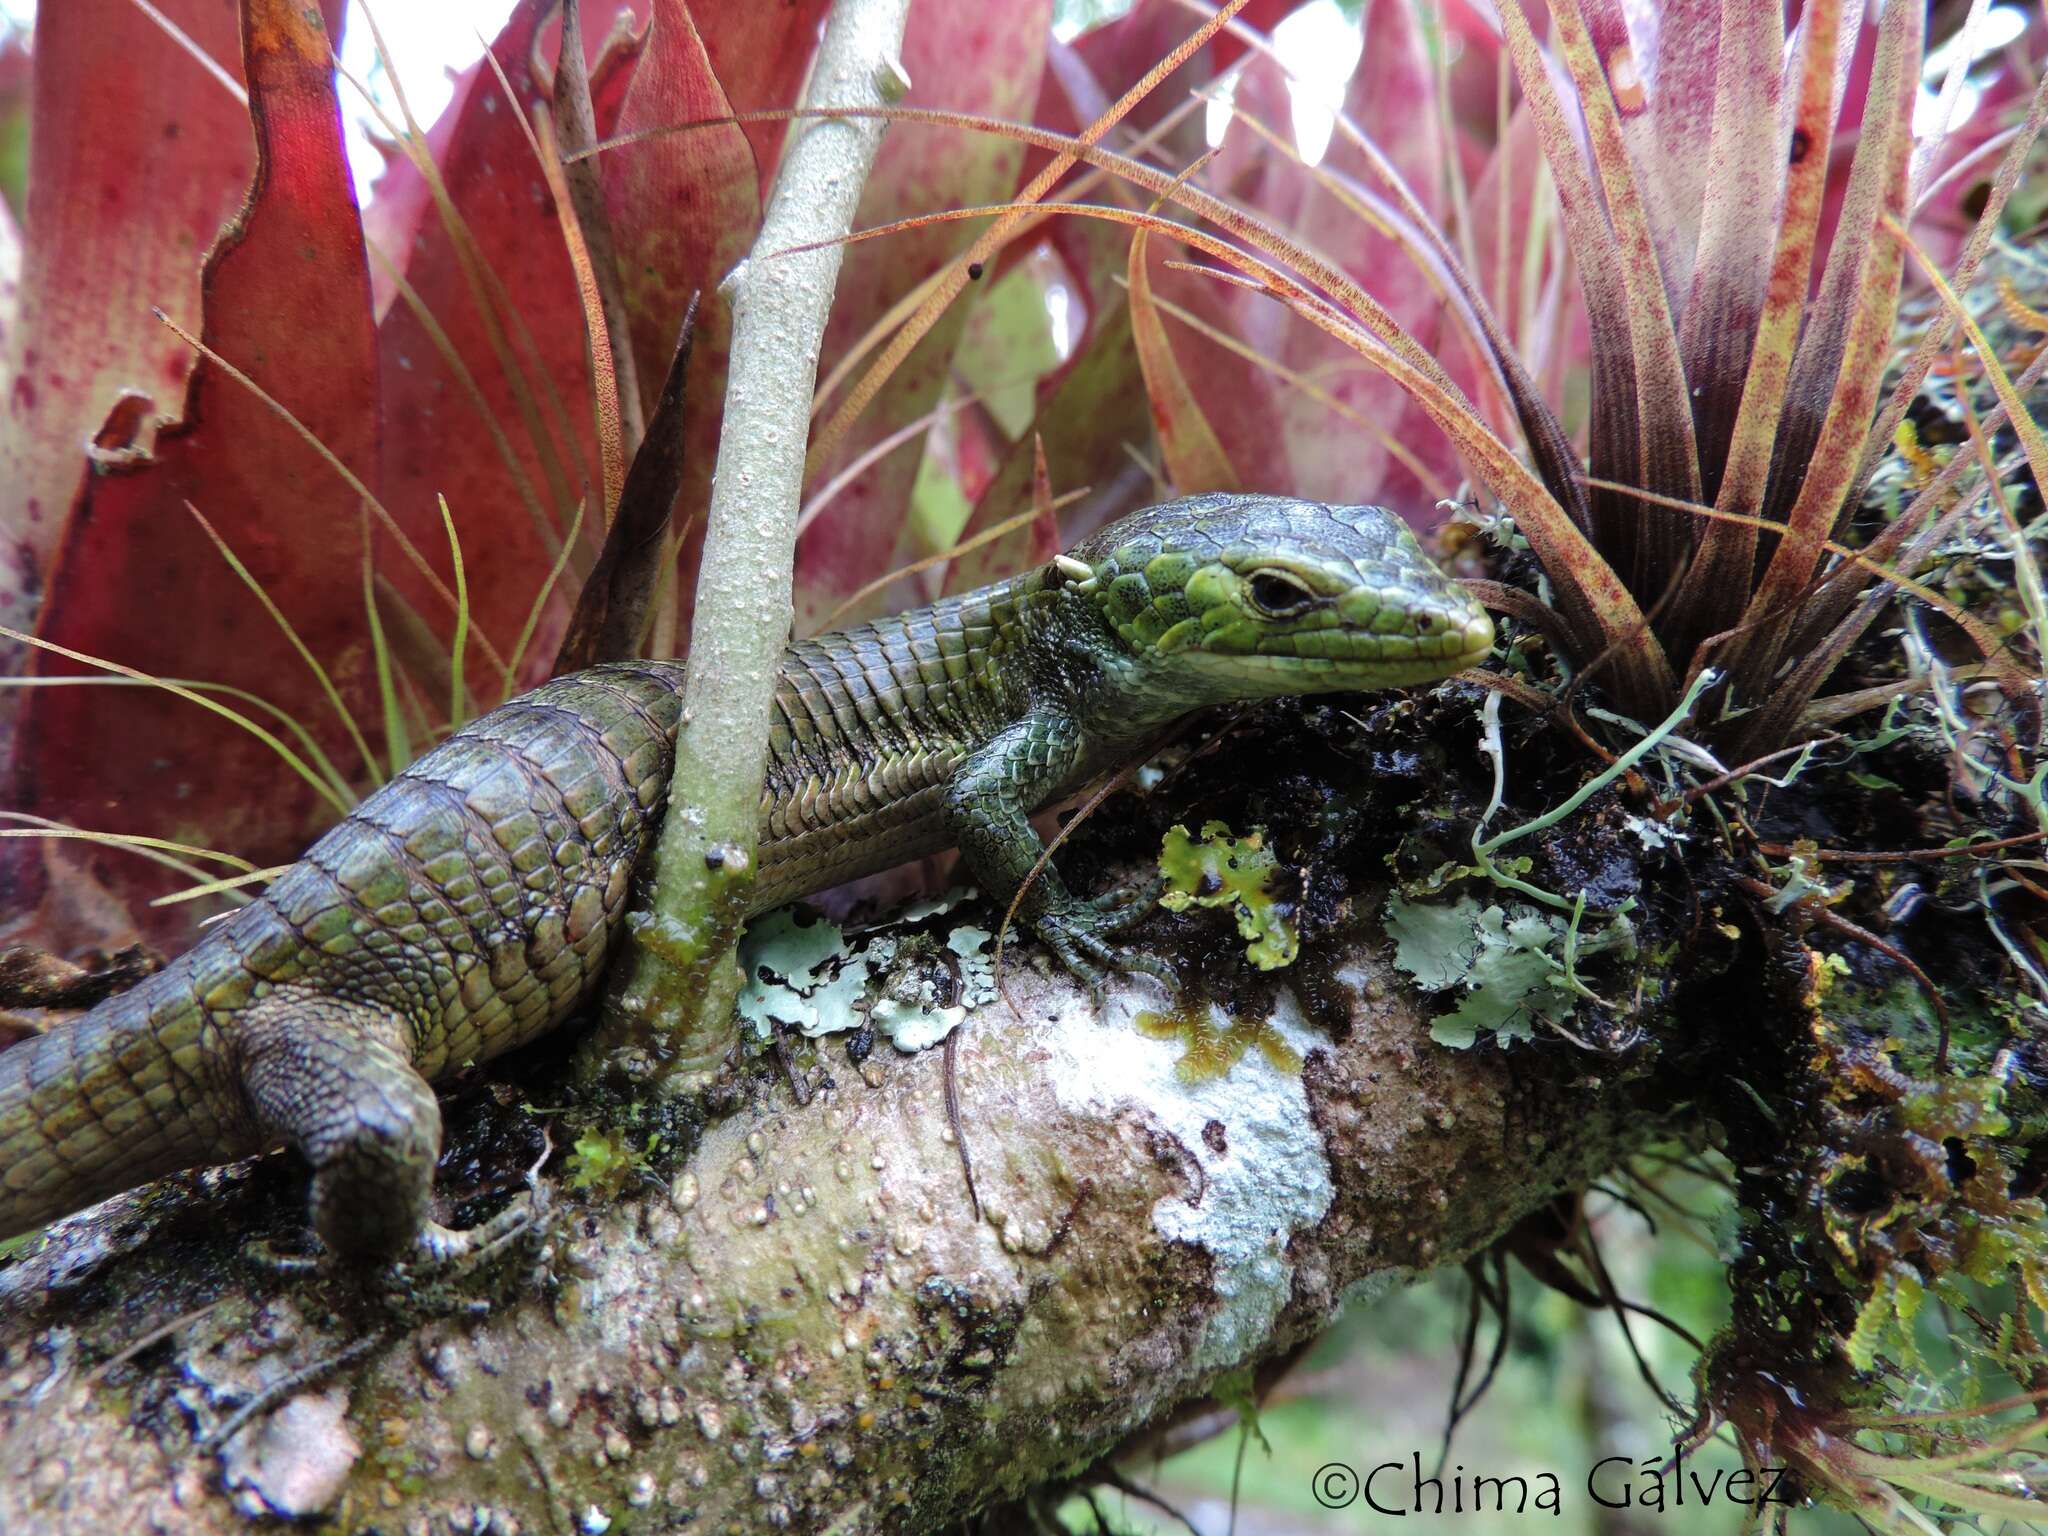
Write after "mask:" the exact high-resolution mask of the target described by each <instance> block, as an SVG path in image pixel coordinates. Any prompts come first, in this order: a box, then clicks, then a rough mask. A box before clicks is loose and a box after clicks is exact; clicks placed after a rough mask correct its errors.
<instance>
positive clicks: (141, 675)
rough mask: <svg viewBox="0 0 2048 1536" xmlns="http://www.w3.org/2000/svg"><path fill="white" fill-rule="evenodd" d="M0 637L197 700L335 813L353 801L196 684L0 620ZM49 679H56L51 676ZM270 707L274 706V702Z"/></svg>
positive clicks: (345, 811)
mask: <svg viewBox="0 0 2048 1536" xmlns="http://www.w3.org/2000/svg"><path fill="white" fill-rule="evenodd" d="M0 638H4V639H7V640H11V641H13V642H14V643H15V644H16V645H27V646H33V647H35V648H36V649H37V650H39V651H47V652H48V653H50V654H51V655H53V656H62V657H63V658H64V659H65V660H67V661H75V662H77V663H78V664H79V665H80V666H82V667H93V668H96V669H97V670H99V671H101V672H112V673H115V674H116V675H118V676H121V677H125V678H128V679H130V680H131V681H134V682H137V683H144V684H147V685H148V686H149V687H152V688H161V689H162V690H163V691H164V692H165V693H168V694H171V695H173V696H175V697H177V698H180V699H183V700H185V701H186V702H187V703H188V704H197V705H198V706H199V707H200V708H201V709H203V710H206V711H208V712H209V713H211V714H215V715H219V716H220V717H221V718H222V719H223V720H226V721H228V722H229V723H230V724H231V725H235V726H238V727H240V728H241V729H242V730H245V731H247V732H248V733H249V734H250V735H251V736H254V737H255V738H256V739H257V740H258V741H260V742H262V743H263V744H264V745H265V746H266V747H268V748H270V750H271V751H272V752H275V753H276V754H277V756H278V758H279V760H280V761H282V762H283V763H284V765H285V766H286V767H287V768H289V769H291V771H292V772H293V773H295V774H297V775H298V776H299V777H300V778H301V779H303V780H305V782H306V783H307V784H309V785H310V786H311V787H312V788H313V790H314V792H315V793H317V794H318V795H319V796H320V798H321V799H323V800H325V801H326V802H327V803H328V804H329V805H331V806H332V807H333V808H334V813H335V814H336V815H337V816H346V815H347V814H348V813H349V811H350V809H351V807H352V806H353V804H354V801H353V797H351V796H350V795H348V794H347V793H346V792H343V791H337V789H336V788H335V785H334V783H333V782H332V781H331V779H330V778H328V777H326V776H324V775H322V774H320V773H318V772H316V771H315V770H314V769H313V767H312V766H311V765H310V764H308V763H307V761H306V760H305V759H304V758H302V757H301V756H299V754H298V753H296V752H294V751H293V750H292V749H291V748H290V747H288V746H286V745H285V744H284V742H283V741H281V740H279V739H278V737H277V735H276V733H275V732H273V731H269V730H266V729H264V728H263V727H262V726H260V725H258V724H257V723H256V722H255V721H254V720H251V719H250V718H249V717H248V716H247V715H245V714H243V713H242V712H241V711H239V710H235V709H230V708H228V706H227V705H225V704H222V703H220V702H218V701H217V700H214V699H209V698H208V697H206V695H205V693H203V692H201V691H200V690H199V689H198V688H196V687H192V686H189V685H187V684H185V683H180V682H175V681H173V680H172V679H170V678H166V677H156V676H153V675H151V674H150V673H148V672H144V671H141V670H139V669H137V668H135V667H129V666H124V665H122V664H121V663H120V662H118V661H108V660H106V659H104V658H103V657H99V656H88V655H87V654H86V653H85V652H83V651H74V650H72V649H71V648H70V647H69V646H66V645H58V644H56V643H55V642H53V641H49V640H44V639H42V638H40V637H39V636H36V635H31V634H25V633H23V632H22V631H21V630H18V629H10V628H9V627H8V626H7V625H5V624H0ZM24 681H25V680H24ZM51 681H55V680H54V679H52V680H51ZM223 691H225V690H223ZM272 707H273V708H274V706H272ZM329 772H330V773H331V772H332V769H331V767H330V770H329Z"/></svg>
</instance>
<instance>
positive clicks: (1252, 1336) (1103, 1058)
mask: <svg viewBox="0 0 2048 1536" xmlns="http://www.w3.org/2000/svg"><path fill="white" fill-rule="evenodd" d="M1136 1011H1137V1010H1136V1009H1135V1008H1133V1007H1130V1006H1128V1005H1126V1006H1123V1007H1116V1008H1112V1009H1111V1010H1109V1011H1108V1013H1107V1015H1105V1016H1102V1017H1097V1016H1096V1015H1095V1014H1094V1013H1093V1012H1092V1011H1091V1010H1088V1009H1085V1008H1072V1009H1064V1010H1062V1011H1061V1012H1059V1013H1058V1014H1057V1015H1055V1016H1054V1017H1053V1018H1052V1019H1051V1020H1048V1021H1047V1022H1046V1023H1045V1024H1044V1025H1043V1026H1042V1027H1041V1028H1039V1029H1038V1030H1037V1031H1036V1032H1035V1033H1034V1037H1033V1043H1034V1045H1035V1046H1036V1047H1037V1048H1038V1049H1039V1050H1040V1051H1042V1052H1043V1053H1044V1057H1045V1061H1044V1071H1045V1073H1046V1076H1047V1078H1048V1079H1049V1081H1050V1082H1051V1084H1052V1087H1053V1092H1054V1094H1055V1096H1056V1097H1057V1098H1058V1099H1059V1101H1060V1102H1061V1104H1062V1105H1064V1106H1066V1107H1068V1108H1070V1109H1073V1110H1076V1111H1080V1112H1094V1113H1102V1112H1105V1111H1114V1110H1115V1109H1116V1108H1118V1107H1120V1106H1123V1105H1130V1106H1132V1107H1134V1108H1135V1109H1137V1110H1138V1111H1140V1112H1142V1113H1143V1114H1144V1115H1145V1116H1146V1117H1148V1118H1149V1119H1150V1120H1151V1121H1152V1122H1153V1123H1154V1124H1156V1125H1158V1126H1159V1127H1160V1128H1161V1129H1162V1130H1163V1131H1165V1132H1166V1134H1167V1135H1169V1136H1171V1137H1172V1138H1173V1140H1174V1142H1175V1143H1176V1144H1177V1145H1178V1146H1179V1147H1180V1149H1181V1150H1182V1152H1183V1153H1184V1154H1185V1156H1186V1157H1187V1159H1188V1161H1189V1163H1190V1164H1191V1166H1192V1169H1193V1172H1194V1175H1195V1176H1194V1179H1193V1181H1192V1184H1191V1187H1189V1188H1188V1189H1186V1190H1185V1191H1183V1192H1180V1193H1176V1194H1172V1195H1168V1196H1165V1197H1163V1198H1161V1199H1160V1200H1159V1201H1158V1202H1157V1203H1156V1204H1155V1205H1154V1207H1153V1211H1152V1225H1153V1227H1154V1229H1155V1230H1156V1231H1157V1232H1158V1233H1159V1235H1160V1236H1161V1237H1163V1238H1166V1239H1167V1240H1168V1241H1170V1242H1175V1243H1185V1244H1187V1245H1189V1246H1191V1247H1193V1248H1196V1249H1199V1250H1201V1251H1203V1252H1205V1253H1207V1254H1209V1255H1210V1256H1212V1258H1213V1259H1214V1264H1213V1268H1212V1277H1211V1280H1210V1286H1211V1289H1212V1291H1213V1293H1214V1298H1213V1303H1212V1305H1211V1308H1210V1310H1209V1311H1208V1313H1207V1315H1206V1316H1204V1317H1202V1318H1201V1320H1200V1323H1199V1338H1198V1340H1197V1342H1196V1344H1195V1346H1194V1348H1193V1350H1192V1352H1191V1353H1190V1354H1189V1356H1188V1357H1187V1360H1186V1369H1187V1371H1188V1373H1189V1374H1190V1375H1192V1376H1200V1375H1207V1374H1209V1373H1211V1372H1214V1371H1217V1370H1222V1369H1225V1368H1227V1367H1230V1366H1234V1365H1236V1364H1238V1363H1240V1362H1241V1361H1243V1360H1245V1359H1246V1358H1248V1357H1249V1356H1250V1355H1251V1354H1252V1353H1253V1352H1254V1351H1255V1350H1256V1349H1257V1348H1258V1347H1259V1346H1260V1345H1261V1344H1262V1343H1263V1342H1264V1341H1265V1340H1266V1338H1267V1337H1268V1335H1269V1334H1270V1332H1271V1330H1272V1326H1273V1322H1274V1319H1275V1318H1277V1317H1278V1316H1279V1313H1280V1309H1281V1307H1282V1306H1283V1305H1285V1303H1286V1301H1287V1297H1288V1292H1289V1289H1290V1287H1291V1285H1292V1281H1293V1266H1292V1264H1291V1263H1290V1262H1289V1260H1288V1257H1287V1247H1288V1243H1289V1241H1290V1240H1291V1239H1292V1238H1293V1236H1294V1234H1295V1233H1297V1232H1299V1231H1302V1230H1303V1229H1305V1228H1309V1227H1313V1226H1314V1225H1315V1224H1316V1223H1317V1222H1319V1221H1321V1220H1322V1218H1323V1216H1324V1215H1325V1214H1326V1213H1327V1212H1328V1211H1329V1209H1330V1203H1331V1199H1332V1185H1331V1181H1330V1168H1329V1160H1328V1156H1327V1153H1326V1151H1325V1148H1324V1143H1323V1136H1322V1133H1321V1132H1320V1131H1319V1130H1318V1129H1317V1128H1316V1125H1315V1121H1314V1119H1313V1118H1312V1116H1311V1114H1310V1111H1309V1105H1308V1098H1307V1094H1306V1092H1305V1090H1304V1088H1303V1086H1302V1081H1301V1076H1300V1074H1299V1073H1298V1072H1285V1071H1281V1070H1280V1069H1278V1068H1276V1067H1274V1066H1273V1065H1271V1064H1270V1063H1269V1062H1267V1061H1265V1060H1263V1059H1260V1060H1253V1061H1247V1062H1244V1063H1241V1064H1240V1065H1239V1067H1238V1069H1237V1070H1235V1071H1231V1072H1228V1073H1225V1074H1221V1075H1218V1076H1214V1077H1210V1078H1208V1079H1207V1080H1204V1081H1199V1082H1193V1083H1190V1082H1188V1081H1186V1080H1185V1079H1184V1078H1183V1076H1182V1074H1181V1072H1180V1052H1179V1051H1178V1050H1177V1049H1176V1047H1175V1045H1174V1044H1173V1043H1171V1042H1168V1041H1164V1040H1158V1039H1151V1038H1147V1037H1146V1036H1145V1035H1143V1034H1141V1033H1140V1032H1139V1031H1138V1030H1137V1029H1136V1028H1134V1027H1133V1025H1134V1020H1133V1018H1132V1014H1133V1013H1135V1012H1136ZM1268 1022H1269V1024H1270V1027H1271V1028H1272V1029H1273V1030H1274V1032H1275V1033H1277V1034H1278V1035H1279V1036H1280V1037H1281V1038H1282V1039H1283V1040H1284V1041H1285V1043H1286V1044H1287V1046H1288V1047H1289V1048H1290V1049H1292V1050H1293V1051H1295V1052H1296V1053H1297V1054H1298V1055H1305V1054H1306V1053H1307V1052H1308V1051H1309V1050H1310V1049H1311V1048H1312V1047H1313V1046H1314V1045H1315V1044H1316V1043H1317V1042H1318V1040H1319V1038H1320V1037H1318V1036H1317V1035H1316V1033H1315V1032H1314V1031H1313V1030H1312V1029H1311V1028H1310V1027H1309V1026H1308V1024H1307V1023H1306V1021H1305V1020H1304V1019H1303V1018H1302V1016H1301V1012H1300V1009H1299V1007H1298V1006H1297V1005H1296V1004H1295V1002H1294V1000H1293V998H1292V996H1291V995H1290V994H1288V993H1285V992H1283V993H1282V994H1281V995H1280V998H1279V1001H1278V1003H1277V1005H1276V1008H1275V1011H1274V1015H1273V1017H1272V1019H1271V1020H1269V1021H1268ZM1170 1389H1171V1384H1170V1383H1168V1382H1164V1381H1161V1382H1159V1383H1157V1384H1155V1385H1154V1387H1153V1388H1152V1389H1151V1391H1150V1393H1145V1394H1140V1398H1141V1399H1142V1400H1141V1401H1138V1402H1134V1403H1133V1404H1132V1410H1133V1422H1136V1421H1137V1420H1138V1419H1141V1418H1143V1417H1144V1416H1145V1415H1146V1414H1148V1413H1150V1412H1151V1411H1152V1409H1153V1408H1154V1407H1156V1406H1157V1403H1156V1400H1155V1399H1156V1397H1157V1396H1158V1395H1163V1394H1165V1393H1167V1392H1168V1391H1169V1390H1170Z"/></svg>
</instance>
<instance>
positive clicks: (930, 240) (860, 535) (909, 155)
mask: <svg viewBox="0 0 2048 1536" xmlns="http://www.w3.org/2000/svg"><path fill="white" fill-rule="evenodd" d="M1051 23H1052V6H1051V0H1019V3H1016V4H1012V5H1004V6H972V5H960V4H957V3H955V0H914V3H913V4H912V6H911V11H910V24H909V27H908V29H907V31H906V34H905V38H904V60H903V62H904V68H905V71H906V72H907V73H908V74H909V76H910V81H911V90H910V94H909V96H908V97H907V98H906V100H905V103H904V104H905V105H906V106H914V107H915V106H930V107H947V108H952V109H955V110H960V111H968V112H980V113H986V114H988V115H989V116H992V117H1003V118H1012V119H1014V118H1020V117H1022V116H1023V115H1024V114H1025V113H1027V112H1029V111H1030V110H1031V105H1032V102H1033V101H1034V100H1035V99H1036V96H1037V90H1038V77H1039V73H1040V69H1041V64H1040V61H1041V60H1042V59H1043V57H1044V50H1045V45H1046V39H1047V37H1048V35H1049V33H1050V30H1051ZM1022 163H1023V152H1022V149H1021V147H1020V146H1019V145H1017V144H1015V143H1014V142H1012V141H1010V140H1008V139H998V138H994V137H991V136H989V135H986V134H975V133H966V132H960V131H955V130H950V129H943V128H927V127H921V126H916V125H911V124H903V125H899V126H896V127H893V128H891V129H890V130H889V134H888V137H887V138H885V139H884V140H883V141H882V149H881V153H880V155H879V156H878V157H877V159H876V161H875V169H874V174H873V175H872V176H871V177H870V178H869V180H868V185H867V189H866V191H865V192H864V193H863V194H862V196H861V203H860V210H859V213H858V214H857V215H856V217H855V220H854V223H855V227H856V228H865V227H868V226H872V225H876V224H883V223H887V222H889V221H891V220H895V219H900V218H906V217H909V216H912V215H915V214H918V213H924V212H929V211H931V210H932V208H933V206H934V197H935V196H938V195H942V196H943V197H944V199H945V201H946V202H947V203H948V204H950V205H952V206H956V207H961V206H973V205H976V204H979V203H994V202H1000V201H1001V200H1002V199H1004V198H1006V197H1008V196H1009V195H1010V194H1011V193H1012V192H1013V191H1015V189H1016V186H1017V173H1018V170H1019V168H1020V167H1021V165H1022ZM975 233H976V231H975V230H973V229H971V228H969V227H966V226H963V225H959V224H936V225H931V226H927V227H926V228H923V229H917V230H912V231H910V232H908V233H903V234H895V235H891V236H889V237H888V238H887V239H886V240H876V241H870V242H868V243H865V244H862V245H856V246H853V247H851V248H850V249H849V250H848V251H847V253H846V264H845V266H844V267H843V268H842V269H841V271H840V275H839V288H838V292H837V295H836V297H835V298H834V300H833V304H832V320H831V324H830V325H829V326H828V327H827V329H826V332H825V346H824V351H823V354H822V356H823V360H824V363H825V366H826V367H828V368H829V367H830V366H831V364H832V363H833V362H834V361H835V360H836V359H837V358H839V357H840V356H841V355H843V354H844V353H845V352H846V350H847V349H848V348H849V347H850V346H852V345H853V343H854V342H856V341H858V340H859V339H860V338H861V337H862V336H863V335H864V334H865V333H866V332H867V330H868V329H869V327H870V326H872V325H873V324H874V322H875V321H876V320H877V319H879V318H880V317H881V316H882V315H883V314H885V313H886V312H887V311H888V310H889V308H890V307H891V306H892V305H894V304H895V303H896V302H897V300H899V299H900V298H902V297H903V296H904V295H905V294H906V293H908V292H910V290H911V289H913V288H915V287H916V286H917V285H918V284H919V283H921V282H923V281H924V280H925V278H926V277H928V276H929V275H930V274H931V273H933V272H935V271H937V270H938V269H939V268H940V267H942V266H944V265H945V264H946V263H947V262H949V261H950V260H952V258H953V257H954V256H955V255H956V254H957V253H958V252H959V251H961V250H962V249H964V248H965V247H966V246H967V245H968V244H969V243H971V241H972V240H973V238H974V235H975ZM966 317H967V306H966V303H965V302H961V303H957V304H955V305H954V307H953V308H952V310H951V311H950V312H948V314H947V315H946V316H945V317H944V318H943V319H942V320H941V321H940V322H939V323H938V325H937V326H935V327H934V328H933V330H932V332H931V334H930V335H928V336H926V337H925V339H924V340H923V342H922V343H921V344H920V345H919V346H918V349H917V350H916V351H915V352H913V353H912V354H911V356H910V357H909V359H908V360H907V362H906V363H905V364H904V366H903V367H901V368H900V369H898V370H897V372H896V373H895V375H894V376H893V377H892V378H891V379H890V380H889V383H888V386H887V388H885V389H884V390H883V392H882V394H881V396H880V397H879V398H878V399H877V400H876V401H875V403H874V404H873V406H871V407H870V408H869V410H868V411H867V413H866V414H865V415H864V416H863V417H862V418H861V424H860V426H859V427H857V428H856V429H855V431H854V433H853V436H852V438H851V439H850V440H849V441H848V442H846V443H844V444H843V445H841V448H840V450H839V452H838V453H837V454H835V455H834V457H833V459H832V460H831V461H830V462H828V463H826V464H823V465H821V466H819V469H818V472H817V474H816V476H815V481H814V484H816V485H823V484H825V483H826V482H827V481H828V480H830V479H831V477H832V476H833V475H834V474H836V473H837V472H838V471H839V470H840V469H841V468H843V467H844V466H845V465H847V464H848V463H850V462H852V461H853V460H854V459H855V458H858V457H859V456H860V455H861V453H862V452H864V451H865V450H866V449H867V447H868V446H869V445H871V444H873V443H876V442H879V441H880V440H881V439H882V438H884V437H886V436H888V435H889V434H890V433H891V432H893V431H895V430H897V429H898V428H900V427H902V426H904V425H905V424H907V423H909V422H911V421H914V420H916V419H917V418H918V417H920V416H922V415H924V414H926V413H927V412H929V411H930V410H931V409H932V407H933V406H935V405H936V404H937V403H938V399H939V392H940V390H941V389H942V387H943V386H944V384H945V381H946V373H947V368H948V365H949V364H950V362H951V360H952V355H953V346H954V343H955V342H956V341H957V340H958V339H959V334H960V328H961V326H962V325H964V324H965V322H966ZM920 456H921V455H920V453H919V451H918V450H917V449H916V448H915V447H909V448H904V449H901V450H899V451H897V452H895V453H893V454H890V455H888V456H887V457H886V458H884V459H882V460H881V461H880V462H878V463H877V464H875V465H874V466H872V467H871V468H869V469H868V470H866V471H865V472H864V473H863V474H861V475H860V477H859V478H858V479H856V480H855V481H854V482H853V483H852V484H851V485H849V486H848V487H847V488H846V489H845V490H844V491H842V492H841V493H840V494H839V495H838V497H836V498H835V499H834V501H833V502H832V504H831V506H830V508H829V509H828V510H827V511H826V512H825V513H824V514H823V515H822V516H821V517H819V519H818V520H817V521H816V522H815V523H814V524H813V525H812V527H811V528H810V530H809V531H808V532H807V533H806V534H805V536H804V537H803V539H802V540H801V541H800V542H799V543H798V545H797V566H796V581H797V628H798V631H799V632H800V633H804V632H808V627H809V624H810V622H811V621H814V620H816V619H818V618H819V617H821V616H822V615H823V614H824V613H825V612H826V611H829V610H830V609H831V608H833V607H834V606H836V605H837V603H838V601H839V600H840V599H841V598H842V597H844V596H846V595H847V594H848V593H850V592H854V591H857V590H858V589H859V588H861V587H862V586H864V585H865V584H866V583H868V582H869V581H872V580H873V579H874V578H875V577H877V576H880V575H882V574H883V573H885V572H887V571H889V570H892V569H894V568H895V567H896V566H898V565H900V564H902V563H904V558H905V556H904V552H903V551H902V550H901V549H900V548H899V547H898V545H897V533H898V530H899V529H900V527H901V526H902V520H903V515H904V512H905V510H906V508H907V507H908V506H909V502H910V490H911V486H912V484H913V483H914V482H915V481H916V479H917V466H918V463H919V459H920ZM914 553H925V551H917V552H914Z"/></svg>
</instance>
